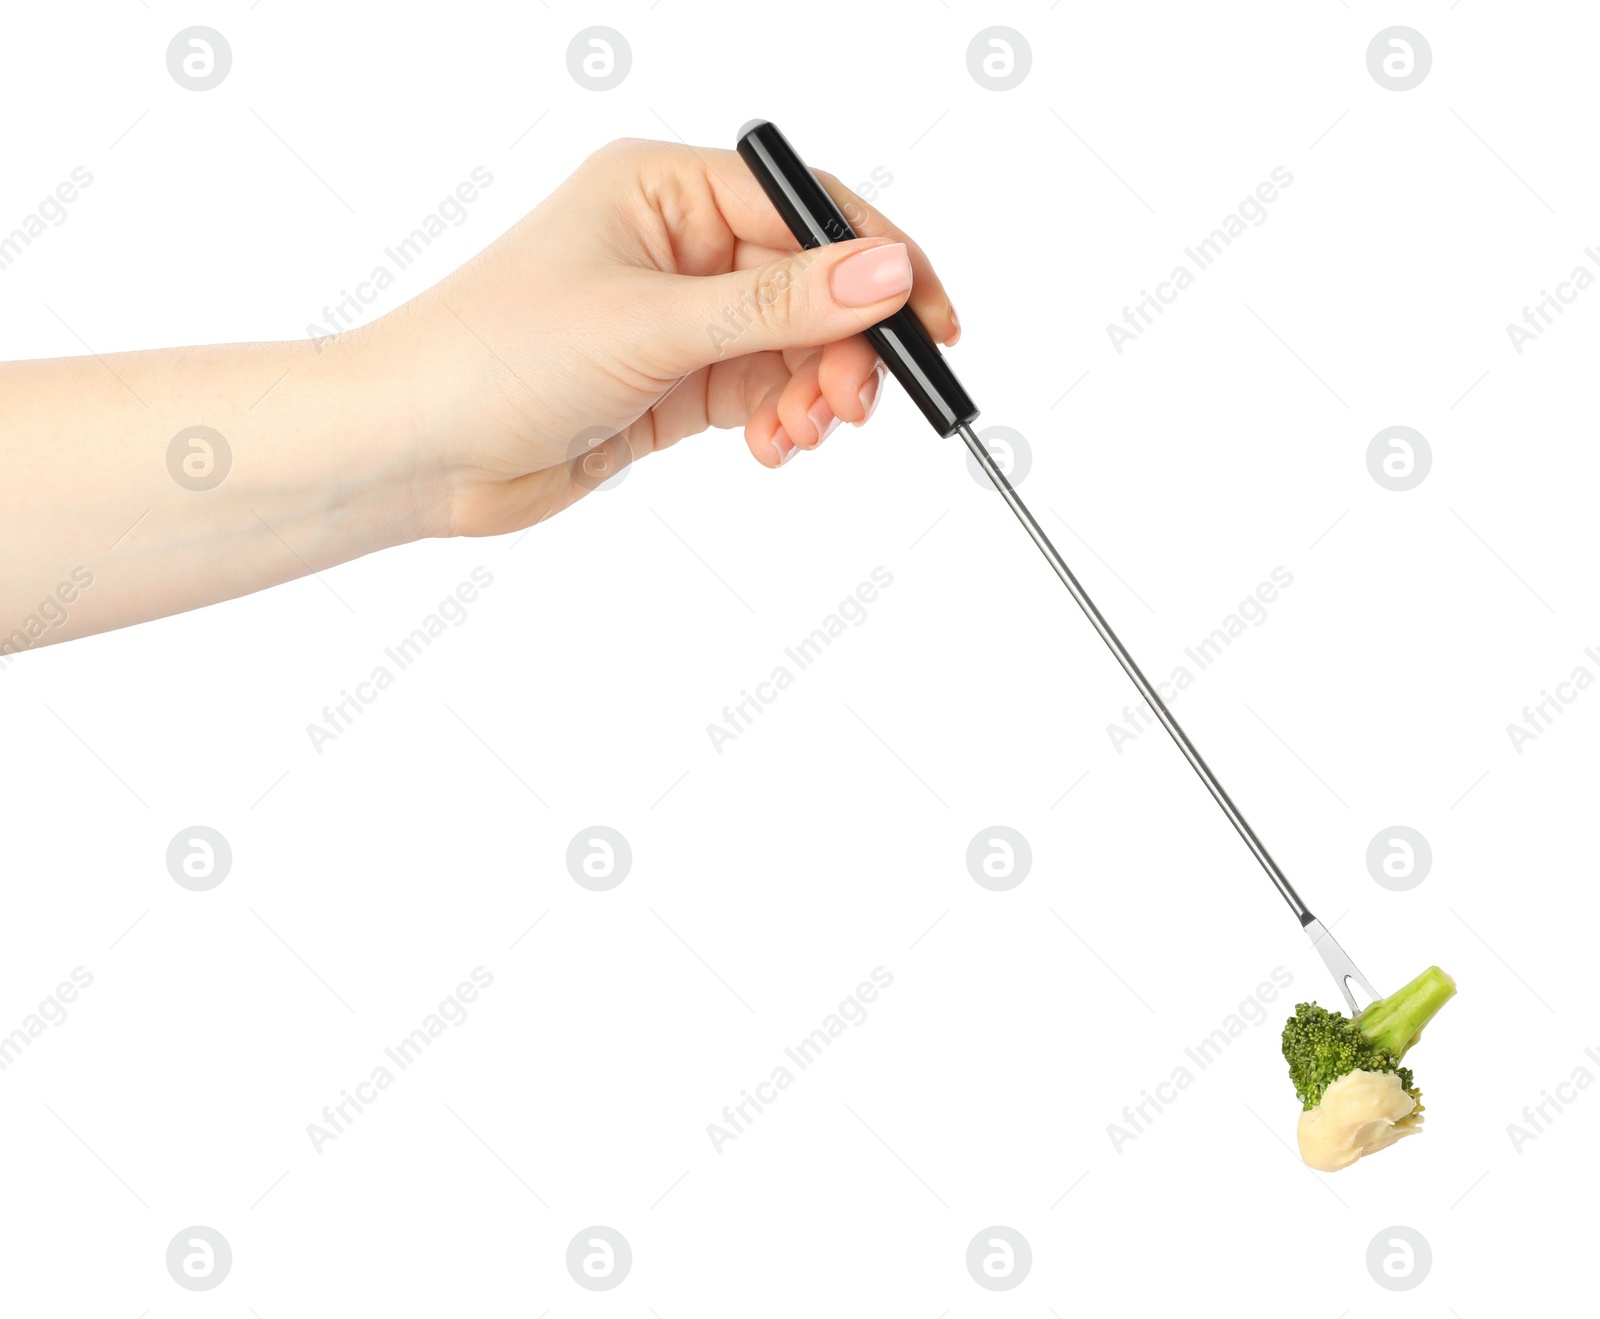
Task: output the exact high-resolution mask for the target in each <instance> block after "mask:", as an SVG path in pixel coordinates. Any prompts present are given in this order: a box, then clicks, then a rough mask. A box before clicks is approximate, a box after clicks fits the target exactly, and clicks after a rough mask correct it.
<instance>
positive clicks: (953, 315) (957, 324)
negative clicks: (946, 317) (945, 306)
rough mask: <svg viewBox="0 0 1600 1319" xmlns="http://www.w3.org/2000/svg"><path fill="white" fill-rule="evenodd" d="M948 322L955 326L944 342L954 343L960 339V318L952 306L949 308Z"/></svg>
mask: <svg viewBox="0 0 1600 1319" xmlns="http://www.w3.org/2000/svg"><path fill="white" fill-rule="evenodd" d="M950 324H951V325H953V326H955V327H956V332H955V333H954V334H952V335H951V336H950V337H949V338H948V339H946V340H945V343H946V344H956V343H959V342H960V341H961V318H960V317H959V316H957V315H956V309H955V307H954V306H951V308H950Z"/></svg>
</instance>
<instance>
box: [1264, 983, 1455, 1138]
mask: <svg viewBox="0 0 1600 1319" xmlns="http://www.w3.org/2000/svg"><path fill="white" fill-rule="evenodd" d="M1455 992H1456V982H1455V981H1454V980H1452V979H1451V978H1450V977H1449V976H1448V975H1446V974H1445V973H1444V972H1443V971H1441V970H1440V969H1439V968H1438V967H1436V966H1430V967H1429V968H1428V969H1427V970H1426V971H1424V972H1423V973H1422V974H1421V975H1419V976H1418V977H1417V978H1416V979H1415V980H1413V981H1412V982H1411V983H1410V984H1409V985H1407V986H1406V987H1405V988H1404V989H1401V990H1399V991H1397V992H1396V993H1393V994H1391V995H1389V997H1388V998H1380V999H1378V1000H1377V1001H1376V1002H1374V1003H1371V1004H1369V1005H1368V1006H1367V1008H1366V1010H1365V1011H1363V1012H1362V1013H1361V1015H1360V1016H1358V1017H1356V1018H1355V1019H1354V1020H1353V1021H1352V1020H1351V1019H1350V1018H1348V1017H1346V1016H1345V1015H1344V1014H1343V1013H1342V1012H1329V1011H1328V1009H1327V1008H1324V1007H1320V1006H1318V1005H1317V1004H1315V1003H1299V1004H1296V1005H1295V1010H1294V1016H1292V1017H1290V1018H1289V1020H1288V1021H1287V1022H1285V1023H1284V1027H1283V1057H1284V1060H1285V1061H1286V1062H1287V1063H1288V1064H1289V1079H1290V1080H1291V1081H1293V1082H1294V1090H1295V1093H1296V1094H1297V1095H1299V1096H1300V1103H1301V1105H1302V1106H1303V1107H1304V1108H1305V1109H1307V1110H1310V1109H1313V1108H1315V1107H1316V1106H1317V1105H1318V1104H1320V1103H1321V1102H1322V1095H1323V1092H1324V1091H1325V1090H1327V1088H1328V1087H1329V1086H1330V1085H1332V1084H1333V1083H1334V1082H1335V1081H1337V1080H1338V1079H1339V1078H1340V1077H1341V1076H1346V1075H1348V1074H1349V1073H1350V1072H1354V1071H1362V1072H1393V1073H1395V1075H1397V1076H1398V1077H1399V1078H1400V1086H1401V1088H1402V1089H1404V1090H1405V1091H1406V1092H1407V1093H1408V1094H1409V1095H1410V1096H1411V1097H1412V1099H1413V1100H1415V1101H1417V1103H1418V1108H1419V1109H1420V1106H1421V1099H1422V1092H1421V1091H1420V1090H1418V1089H1417V1088H1416V1085H1415V1083H1414V1081H1413V1077H1412V1072H1411V1069H1410V1068H1409V1067H1402V1066H1401V1065H1400V1061H1401V1059H1403V1058H1404V1057H1405V1056H1406V1050H1408V1049H1409V1048H1410V1047H1411V1046H1412V1045H1413V1044H1415V1043H1416V1042H1417V1040H1418V1038H1419V1037H1420V1036H1421V1034H1422V1028H1423V1027H1424V1026H1426V1025H1427V1024H1428V1023H1429V1022H1430V1021H1432V1020H1433V1018H1434V1015H1435V1014H1436V1013H1437V1012H1438V1011H1439V1009H1440V1008H1442V1007H1443V1006H1444V1005H1445V1004H1446V1003H1447V1002H1448V1001H1449V1000H1450V998H1451V996H1452V995H1454V994H1455Z"/></svg>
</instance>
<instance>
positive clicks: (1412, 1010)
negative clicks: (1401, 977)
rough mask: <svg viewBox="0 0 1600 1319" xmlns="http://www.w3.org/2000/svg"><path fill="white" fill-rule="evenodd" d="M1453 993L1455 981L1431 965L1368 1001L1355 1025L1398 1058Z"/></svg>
mask: <svg viewBox="0 0 1600 1319" xmlns="http://www.w3.org/2000/svg"><path fill="white" fill-rule="evenodd" d="M1455 992H1456V982H1455V981H1454V980H1452V979H1451V978H1450V977H1449V976H1448V975H1446V974H1445V973H1444V972H1443V971H1441V970H1440V969H1439V968H1438V967H1436V966H1430V967H1429V968H1428V969H1427V970H1426V971H1424V972H1423V973H1422V974H1421V975H1419V976H1418V977H1417V978H1416V979H1415V980H1413V981H1412V982H1411V983H1410V984H1409V985H1407V986H1405V988H1403V989H1399V990H1396V991H1395V992H1394V993H1393V994H1390V995H1389V997H1388V998H1380V999H1378V1000H1377V1001H1376V1002H1373V1003H1371V1004H1369V1005H1368V1006H1367V1009H1366V1010H1365V1011H1364V1012H1363V1013H1362V1014H1361V1015H1360V1016H1359V1017H1357V1018H1356V1025H1357V1026H1358V1027H1359V1028H1360V1030H1361V1033H1362V1034H1363V1035H1364V1036H1366V1038H1367V1039H1368V1040H1370V1041H1371V1042H1372V1043H1373V1044H1374V1045H1376V1046H1377V1047H1378V1048H1380V1049H1388V1050H1389V1051H1390V1052H1391V1053H1393V1054H1394V1056H1395V1059H1396V1061H1398V1060H1399V1059H1401V1058H1404V1057H1405V1056H1406V1050H1407V1049H1409V1048H1410V1047H1411V1046H1412V1045H1413V1044H1415V1043H1416V1042H1417V1040H1418V1039H1419V1038H1420V1037H1421V1035H1422V1028H1423V1027H1424V1026H1426V1025H1427V1024H1428V1023H1429V1022H1430V1021H1432V1020H1433V1018H1434V1015H1435V1014H1436V1013H1437V1012H1438V1011H1439V1009H1440V1008H1442V1007H1443V1006H1444V1005H1445V1004H1446V1003H1448V1002H1449V1001H1450V1000H1451V999H1452V998H1453V997H1454V996H1455Z"/></svg>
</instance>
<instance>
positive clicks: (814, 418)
mask: <svg viewBox="0 0 1600 1319" xmlns="http://www.w3.org/2000/svg"><path fill="white" fill-rule="evenodd" d="M806 416H807V417H809V418H810V419H811V424H812V425H813V426H815V427H816V428H817V443H818V444H821V443H822V442H823V441H824V440H825V439H827V438H828V436H830V435H832V434H833V432H834V431H835V430H836V429H837V428H838V425H839V418H837V417H836V416H834V415H833V409H832V408H830V407H829V406H828V400H827V399H825V398H819V399H818V400H817V401H816V402H815V403H813V404H812V405H811V411H810V412H808V413H806Z"/></svg>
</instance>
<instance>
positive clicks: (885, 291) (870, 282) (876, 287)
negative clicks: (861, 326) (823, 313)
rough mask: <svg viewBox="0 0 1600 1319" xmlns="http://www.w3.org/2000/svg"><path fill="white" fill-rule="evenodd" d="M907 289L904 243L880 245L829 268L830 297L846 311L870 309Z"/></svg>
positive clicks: (907, 259) (908, 274)
mask: <svg viewBox="0 0 1600 1319" xmlns="http://www.w3.org/2000/svg"><path fill="white" fill-rule="evenodd" d="M910 287H911V257H910V255H909V253H907V251H906V245H905V244H904V243H884V244H883V245H881V246H879V247H869V248H868V249H867V250H866V251H865V252H857V253H856V254H855V255H854V256H852V257H846V258H845V259H844V260H843V261H841V262H840V263H839V264H838V265H837V266H835V267H834V268H833V296H834V297H835V298H837V299H838V300H839V302H840V304H841V305H843V306H846V307H870V306H871V305H872V304H873V303H875V302H882V301H883V300H884V299H885V298H892V297H894V296H896V295H897V294H900V293H904V292H905V291H906V290H907V289H909V288H910Z"/></svg>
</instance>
